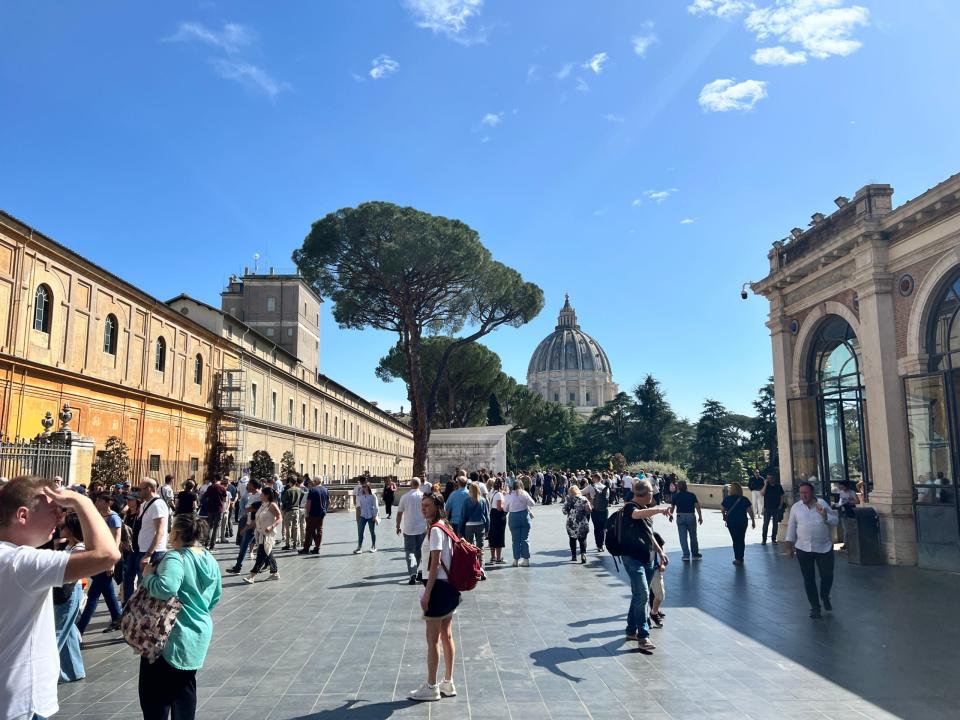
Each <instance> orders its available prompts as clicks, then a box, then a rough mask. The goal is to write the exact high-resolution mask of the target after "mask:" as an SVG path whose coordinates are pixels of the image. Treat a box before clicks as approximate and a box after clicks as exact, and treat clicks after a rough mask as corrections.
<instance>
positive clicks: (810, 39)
mask: <svg viewBox="0 0 960 720" xmlns="http://www.w3.org/2000/svg"><path fill="white" fill-rule="evenodd" d="M845 3H846V0H779V1H778V2H777V4H776V5H771V6H769V7H764V8H756V9H754V10H752V11H751V12H750V14H749V15H747V19H746V26H747V29H748V30H751V31H752V32H754V33H756V36H757V40H759V41H761V42H762V41H764V40H766V39H767V38H770V37H775V38H777V39H778V40H779V41H780V42H783V43H794V44H797V45H800V46H801V47H802V48H803V49H804V50H806V51H807V52H808V53H809V54H810V55H811V56H813V57H815V58H819V59H823V58H828V57H830V56H831V55H850V54H851V53H855V52H856V51H857V50H859V49H860V47H861V46H862V45H863V43H861V42H860V41H859V40H855V39H854V38H852V37H851V35H852V34H853V32H854V30H856V28H858V27H859V26H861V25H867V24H868V23H869V20H870V11H869V10H867V8H865V7H861V6H859V5H852V6H849V7H847V6H846V4H845Z"/></svg>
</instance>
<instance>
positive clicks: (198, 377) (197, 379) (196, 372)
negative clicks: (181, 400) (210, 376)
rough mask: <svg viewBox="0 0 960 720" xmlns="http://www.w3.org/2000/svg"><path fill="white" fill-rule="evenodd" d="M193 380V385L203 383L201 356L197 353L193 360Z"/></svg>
mask: <svg viewBox="0 0 960 720" xmlns="http://www.w3.org/2000/svg"><path fill="white" fill-rule="evenodd" d="M193 382H194V384H195V385H203V356H202V355H200V354H199V353H198V354H197V357H196V358H194V360H193Z"/></svg>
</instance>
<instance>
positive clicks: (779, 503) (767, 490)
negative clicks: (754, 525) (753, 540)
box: [760, 473, 787, 545]
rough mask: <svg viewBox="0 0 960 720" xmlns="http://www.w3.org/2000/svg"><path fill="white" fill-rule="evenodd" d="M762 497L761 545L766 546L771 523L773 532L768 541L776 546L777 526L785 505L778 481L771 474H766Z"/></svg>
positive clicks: (784, 498) (783, 494)
mask: <svg viewBox="0 0 960 720" xmlns="http://www.w3.org/2000/svg"><path fill="white" fill-rule="evenodd" d="M760 495H761V496H762V497H763V530H762V532H761V538H762V539H761V540H760V544H761V545H766V544H767V526H768V525H769V524H770V521H771V520H772V521H773V532H772V533H771V534H770V539H771V540H772V541H773V544H774V545H776V544H777V526H778V525H779V523H780V521H781V520H783V511H784V508H785V507H786V505H787V500H786V497H785V493H784V492H783V486H782V485H781V484H780V481H779V480H777V478H775V477H774V476H773V473H767V482H766V484H765V485H764V486H763V490H761V491H760Z"/></svg>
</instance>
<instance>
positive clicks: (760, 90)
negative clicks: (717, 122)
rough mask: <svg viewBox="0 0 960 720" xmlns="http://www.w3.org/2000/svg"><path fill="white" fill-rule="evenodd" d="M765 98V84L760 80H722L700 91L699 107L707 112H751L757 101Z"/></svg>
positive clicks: (705, 86)
mask: <svg viewBox="0 0 960 720" xmlns="http://www.w3.org/2000/svg"><path fill="white" fill-rule="evenodd" d="M766 96H767V83H765V82H763V81H761V80H744V81H743V82H740V83H738V82H737V81H736V80H735V79H730V78H723V79H720V80H714V81H713V82H711V83H707V84H706V85H704V86H703V89H702V90H701V91H700V107H702V108H703V109H704V110H706V111H707V112H727V111H728V110H752V109H753V106H754V105H756V104H757V101H759V100H762V99H763V98H765V97H766Z"/></svg>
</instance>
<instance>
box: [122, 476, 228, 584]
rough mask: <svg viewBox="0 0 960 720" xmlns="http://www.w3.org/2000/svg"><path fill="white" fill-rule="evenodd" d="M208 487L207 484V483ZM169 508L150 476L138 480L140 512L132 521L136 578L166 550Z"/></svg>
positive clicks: (157, 560) (159, 558)
mask: <svg viewBox="0 0 960 720" xmlns="http://www.w3.org/2000/svg"><path fill="white" fill-rule="evenodd" d="M208 487H209V485H208ZM169 515H170V509H169V508H168V507H167V504H166V503H165V502H164V501H163V498H161V497H160V496H159V495H158V494H157V483H156V481H155V480H151V479H150V478H144V479H143V480H141V481H140V514H139V515H138V516H137V519H136V521H135V522H134V524H133V525H134V527H133V528H132V529H133V532H134V533H135V534H136V536H137V538H136V548H135V549H136V551H137V579H138V580H139V579H140V577H141V576H142V575H143V571H144V569H145V568H146V567H147V565H149V564H150V562H151V561H156V562H160V560H161V558H163V554H164V553H165V552H166V551H167V518H168V517H169Z"/></svg>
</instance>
